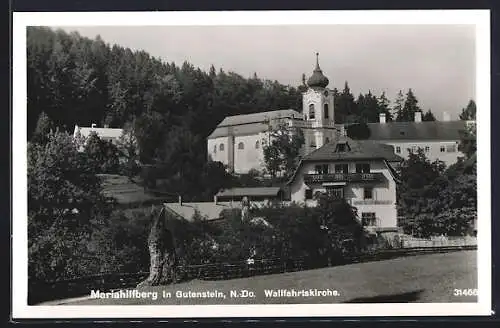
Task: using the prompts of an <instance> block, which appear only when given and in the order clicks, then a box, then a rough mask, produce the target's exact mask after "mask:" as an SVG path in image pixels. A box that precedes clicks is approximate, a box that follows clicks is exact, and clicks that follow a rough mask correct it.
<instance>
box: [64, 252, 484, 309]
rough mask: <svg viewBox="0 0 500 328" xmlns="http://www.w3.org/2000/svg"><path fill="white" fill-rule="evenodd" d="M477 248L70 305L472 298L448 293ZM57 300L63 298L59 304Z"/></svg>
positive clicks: (473, 284) (470, 278) (463, 277)
mask: <svg viewBox="0 0 500 328" xmlns="http://www.w3.org/2000/svg"><path fill="white" fill-rule="evenodd" d="M476 268H477V266H476V251H460V252H452V253H443V254H432V255H418V256H410V257H406V258H398V259H392V260H386V261H379V262H368V263H360V264H352V265H345V266H340V267H333V268H324V269H317V270H308V271H302V272H293V273H284V274H276V275H268V276H257V277H251V278H243V279H233V280H226V281H199V280H193V281H190V282H186V283H182V284H177V285H174V286H172V285H170V286H157V287H148V288H143V289H141V290H142V291H156V292H158V294H159V295H161V293H162V291H163V290H165V291H171V292H172V294H175V291H177V290H182V291H193V292H196V291H204V290H218V291H223V292H224V293H225V294H226V295H227V298H226V299H224V300H222V299H200V298H198V299H177V298H175V296H174V297H172V298H170V299H168V298H167V299H163V298H161V297H159V298H158V300H156V301H152V300H151V299H147V300H144V299H93V300H91V299H88V300H80V301H77V302H72V303H71V305H84V304H88V305H97V304H249V303H254V304H269V303H344V302H382V303H383V302H475V301H477V298H476V297H474V296H461V297H457V296H454V295H453V292H454V289H455V288H460V289H467V288H477V273H476V272H477V271H476ZM273 288H286V289H292V288H294V289H302V288H303V289H309V288H317V289H327V288H329V289H335V290H338V291H339V292H340V296H338V297H331V296H329V297H310V298H305V297H302V298H266V297H265V295H264V289H273ZM239 289H248V290H251V291H253V292H255V296H256V297H255V298H253V299H248V298H230V297H229V291H230V290H239ZM59 304H62V303H59Z"/></svg>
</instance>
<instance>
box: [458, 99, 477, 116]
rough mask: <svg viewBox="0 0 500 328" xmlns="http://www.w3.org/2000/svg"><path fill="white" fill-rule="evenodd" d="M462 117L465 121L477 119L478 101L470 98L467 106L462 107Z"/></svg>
mask: <svg viewBox="0 0 500 328" xmlns="http://www.w3.org/2000/svg"><path fill="white" fill-rule="evenodd" d="M460 119H461V120H463V121H469V120H475V119H476V102H475V101H474V100H472V99H471V100H469V103H468V104H467V107H465V108H462V112H461V113H460Z"/></svg>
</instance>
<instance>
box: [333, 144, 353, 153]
mask: <svg viewBox="0 0 500 328" xmlns="http://www.w3.org/2000/svg"><path fill="white" fill-rule="evenodd" d="M349 150H351V149H350V147H349V145H348V144H347V142H339V143H338V144H337V147H335V152H336V153H344V152H346V151H349Z"/></svg>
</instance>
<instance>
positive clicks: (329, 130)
mask: <svg viewBox="0 0 500 328" xmlns="http://www.w3.org/2000/svg"><path fill="white" fill-rule="evenodd" d="M318 56H319V54H316V67H315V68H314V70H313V73H312V75H311V76H310V77H309V79H308V80H307V86H308V88H307V90H306V91H305V92H303V94H302V104H303V107H302V111H301V112H299V111H297V110H294V109H282V110H274V111H268V112H259V113H254V114H246V115H235V116H228V117H226V118H225V119H224V120H223V121H222V122H221V123H220V124H219V125H218V126H217V127H216V128H215V130H214V131H213V132H212V133H211V134H210V135H209V136H208V138H207V146H208V149H207V150H208V156H209V158H210V160H213V161H219V162H222V163H224V164H225V165H227V167H228V170H229V171H231V172H234V173H237V174H242V173H247V172H248V171H250V170H251V169H256V170H259V171H262V169H263V168H264V151H263V148H264V147H265V146H266V145H267V144H268V143H269V138H270V134H269V131H270V127H272V126H276V125H277V124H278V123H280V122H285V123H286V124H288V125H289V126H292V127H297V128H300V129H301V130H302V131H303V133H304V138H305V143H304V146H303V153H304V155H307V154H308V153H310V152H312V151H314V150H316V149H317V148H320V147H321V146H323V145H324V144H325V143H328V142H330V141H332V140H333V139H334V138H335V136H336V135H339V134H341V133H342V131H341V130H342V127H340V126H335V124H334V99H333V92H332V90H330V89H329V88H328V84H329V82H330V81H329V80H328V78H327V77H326V76H325V75H324V74H323V71H322V70H321V68H320V65H319V59H318Z"/></svg>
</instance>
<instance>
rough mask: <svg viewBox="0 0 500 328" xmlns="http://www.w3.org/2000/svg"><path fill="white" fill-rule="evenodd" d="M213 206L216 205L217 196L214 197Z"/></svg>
mask: <svg viewBox="0 0 500 328" xmlns="http://www.w3.org/2000/svg"><path fill="white" fill-rule="evenodd" d="M214 204H215V205H217V195H214Z"/></svg>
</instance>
